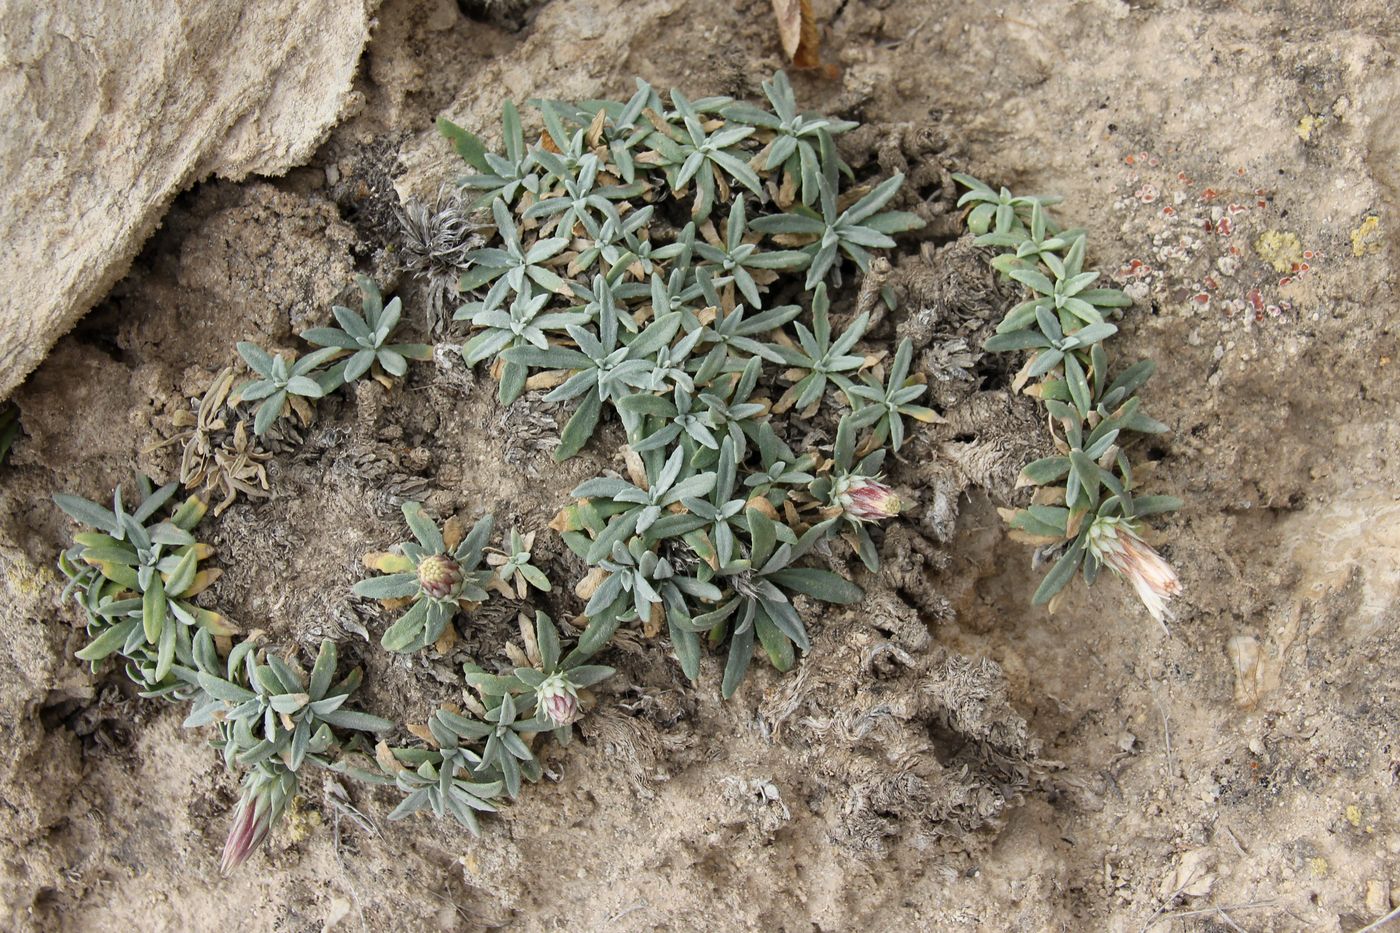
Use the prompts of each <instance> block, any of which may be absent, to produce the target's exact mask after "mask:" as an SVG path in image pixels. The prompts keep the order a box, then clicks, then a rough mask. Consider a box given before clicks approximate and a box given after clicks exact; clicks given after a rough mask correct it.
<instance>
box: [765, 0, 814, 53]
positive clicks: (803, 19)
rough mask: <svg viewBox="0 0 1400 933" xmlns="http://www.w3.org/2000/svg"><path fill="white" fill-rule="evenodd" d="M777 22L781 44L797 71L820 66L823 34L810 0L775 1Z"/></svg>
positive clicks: (774, 10)
mask: <svg viewBox="0 0 1400 933" xmlns="http://www.w3.org/2000/svg"><path fill="white" fill-rule="evenodd" d="M773 14H774V16H776V17H777V19H778V41H779V42H780V43H782V46H783V52H784V53H785V54H786V55H787V57H788V58H789V59H791V60H792V63H793V64H794V65H796V66H797V67H798V68H816V67H818V66H819V65H821V33H820V32H819V31H818V29H817V18H816V16H815V15H813V13H812V3H811V0H773Z"/></svg>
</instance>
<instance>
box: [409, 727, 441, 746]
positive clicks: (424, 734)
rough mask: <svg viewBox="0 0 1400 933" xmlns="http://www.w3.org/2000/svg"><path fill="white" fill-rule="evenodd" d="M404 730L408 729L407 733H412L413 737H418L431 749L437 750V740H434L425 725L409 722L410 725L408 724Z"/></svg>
mask: <svg viewBox="0 0 1400 933" xmlns="http://www.w3.org/2000/svg"><path fill="white" fill-rule="evenodd" d="M404 728H406V729H408V731H409V732H412V733H413V734H414V735H416V736H418V738H420V739H422V740H423V741H424V742H427V743H428V744H429V745H431V746H432V747H433V748H437V747H438V743H437V739H435V738H434V737H433V731H432V730H431V729H429V728H428V727H427V726H426V725H424V724H423V723H421V722H411V723H409V724H408V725H407V726H405V727H404Z"/></svg>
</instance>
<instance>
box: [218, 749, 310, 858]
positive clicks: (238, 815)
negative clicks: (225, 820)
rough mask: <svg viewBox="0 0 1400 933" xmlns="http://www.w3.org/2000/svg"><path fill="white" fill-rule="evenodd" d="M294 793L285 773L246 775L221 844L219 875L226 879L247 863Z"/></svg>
mask: <svg viewBox="0 0 1400 933" xmlns="http://www.w3.org/2000/svg"><path fill="white" fill-rule="evenodd" d="M295 789H296V775H295V774H294V773H292V772H289V771H283V772H281V773H278V774H268V773H266V772H264V771H262V770H260V769H259V770H254V771H251V772H249V774H248V776H247V777H246V778H244V779H243V792H242V794H241V795H240V796H239V799H238V809H237V810H235V811H234V814H233V825H232V826H230V827H229V831H228V839H227V840H226V841H225V842H224V854H223V859H222V861H221V862H220V864H219V871H220V873H221V874H224V875H227V874H229V873H230V872H232V871H233V870H234V869H235V868H237V867H238V866H239V865H242V864H243V863H244V862H246V861H247V860H248V856H250V855H252V854H253V853H254V852H256V851H257V850H258V847H259V846H261V845H262V844H263V843H264V842H266V841H267V837H268V834H269V833H270V832H271V831H272V826H273V824H274V823H276V822H277V821H278V820H279V819H281V818H282V811H283V810H284V809H285V808H286V806H287V798H288V797H289V796H291V794H292V792H293V791H295Z"/></svg>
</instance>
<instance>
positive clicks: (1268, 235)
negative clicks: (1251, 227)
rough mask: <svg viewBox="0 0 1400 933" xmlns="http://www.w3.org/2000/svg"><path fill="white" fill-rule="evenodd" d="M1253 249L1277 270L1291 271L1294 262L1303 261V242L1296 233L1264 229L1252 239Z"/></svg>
mask: <svg viewBox="0 0 1400 933" xmlns="http://www.w3.org/2000/svg"><path fill="white" fill-rule="evenodd" d="M1254 251H1255V252H1256V253H1258V254H1259V258H1260V259H1262V260H1264V261H1265V262H1267V263H1268V264H1269V265H1271V266H1273V267H1274V270H1275V271H1277V272H1292V271H1293V265H1294V263H1299V262H1302V261H1303V243H1302V241H1301V240H1299V239H1298V235H1297V234H1296V233H1286V232H1284V231H1281V230H1265V231H1264V232H1263V233H1261V234H1259V238H1258V239H1257V240H1255V241H1254Z"/></svg>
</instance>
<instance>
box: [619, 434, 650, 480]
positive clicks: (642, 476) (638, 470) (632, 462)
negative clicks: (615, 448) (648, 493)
mask: <svg viewBox="0 0 1400 933" xmlns="http://www.w3.org/2000/svg"><path fill="white" fill-rule="evenodd" d="M622 462H623V463H625V464H626V465H627V478H628V479H629V480H631V482H632V485H633V486H636V487H637V488H638V489H650V488H651V484H650V483H648V482H647V465H646V463H645V462H644V461H643V460H642V455H641V454H639V453H637V452H636V451H635V450H633V449H632V448H631V447H630V446H628V445H627V444H623V445H622Z"/></svg>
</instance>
